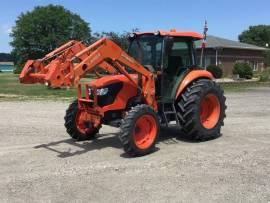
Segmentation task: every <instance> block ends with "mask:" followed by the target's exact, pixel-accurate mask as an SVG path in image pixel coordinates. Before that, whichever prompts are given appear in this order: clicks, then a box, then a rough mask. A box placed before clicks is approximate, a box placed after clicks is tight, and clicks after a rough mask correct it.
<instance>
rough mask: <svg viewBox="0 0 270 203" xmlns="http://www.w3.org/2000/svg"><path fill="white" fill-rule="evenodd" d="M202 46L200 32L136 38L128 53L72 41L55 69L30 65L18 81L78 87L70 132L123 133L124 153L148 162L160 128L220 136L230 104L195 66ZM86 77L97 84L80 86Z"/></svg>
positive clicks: (84, 135) (107, 44)
mask: <svg viewBox="0 0 270 203" xmlns="http://www.w3.org/2000/svg"><path fill="white" fill-rule="evenodd" d="M200 39H202V35H200V34H198V33H195V32H176V31H170V32H165V31H158V32H147V33H132V34H131V35H130V46H129V50H128V53H126V52H125V51H123V50H122V49H121V48H120V47H119V46H118V45H116V44H115V43H114V42H112V41H111V40H109V39H106V38H102V39H100V40H98V41H97V42H95V43H94V44H92V45H90V46H88V47H86V45H83V44H82V43H80V42H76V41H73V45H71V44H68V46H65V45H64V46H62V48H60V49H58V50H56V51H54V52H52V54H50V57H52V58H53V59H52V60H51V61H50V62H47V63H44V64H43V63H42V61H44V60H37V61H31V62H27V63H26V66H25V67H24V69H23V71H22V74H21V76H20V81H21V82H24V83H36V82H40V83H46V84H47V85H49V86H52V87H62V86H71V85H75V86H77V88H78V98H77V99H76V100H75V101H74V102H73V103H71V104H70V106H69V107H68V109H67V111H66V115H65V127H66V130H67V133H68V134H69V135H70V136H71V137H72V138H74V139H77V140H85V139H91V138H94V137H95V135H96V134H97V133H98V132H99V129H100V128H101V126H102V124H105V125H111V126H114V127H120V133H119V138H120V141H121V142H122V144H123V148H124V150H125V152H127V153H128V154H130V155H132V156H138V155H145V154H147V153H149V152H151V151H152V150H153V149H154V148H155V144H156V141H157V138H158V135H159V131H160V125H165V126H169V125H171V124H172V123H176V124H177V125H179V127H180V128H181V129H182V131H183V132H185V133H186V135H187V136H189V137H190V139H196V140H205V139H211V138H215V137H218V136H219V135H220V130H221V126H222V125H223V120H224V118H225V109H226V105H225V97H224V94H223V90H222V89H221V88H220V87H219V85H217V84H216V82H215V81H213V76H212V74H211V73H210V72H208V71H205V70H203V69H202V68H200V67H198V66H197V64H196V51H195V48H194V41H196V40H200ZM74 44H77V45H74ZM78 45H80V46H78ZM75 47H76V49H75ZM74 50H75V51H74ZM47 58H48V57H47ZM47 58H46V57H45V59H46V60H47ZM35 62H36V64H37V65H35ZM39 67H40V68H39ZM97 68H101V69H103V70H105V71H106V72H107V74H105V75H104V74H100V73H98V71H97ZM89 72H95V73H96V74H97V76H98V78H97V79H96V80H93V81H91V82H86V83H82V82H80V79H81V78H83V77H84V76H85V75H86V74H87V73H89ZM49 76H50V77H49Z"/></svg>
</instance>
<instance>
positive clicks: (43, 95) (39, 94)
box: [0, 73, 76, 100]
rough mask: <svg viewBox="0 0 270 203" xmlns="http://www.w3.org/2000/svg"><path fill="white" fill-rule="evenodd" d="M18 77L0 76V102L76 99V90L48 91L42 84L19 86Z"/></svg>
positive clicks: (9, 74) (7, 74)
mask: <svg viewBox="0 0 270 203" xmlns="http://www.w3.org/2000/svg"><path fill="white" fill-rule="evenodd" d="M18 77H19V75H17V74H11V73H1V74H0V100H32V99H35V100H38V99H49V100H55V99H57V100H66V99H68V100H70V99H72V98H75V97H76V89H75V88H71V89H49V88H48V87H46V86H45V85H42V84H29V85H26V84H21V83H19V79H18Z"/></svg>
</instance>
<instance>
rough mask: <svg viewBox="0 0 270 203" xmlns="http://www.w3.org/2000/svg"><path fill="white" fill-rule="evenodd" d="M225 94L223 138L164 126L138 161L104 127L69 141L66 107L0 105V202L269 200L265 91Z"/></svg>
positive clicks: (269, 97) (269, 115)
mask: <svg viewBox="0 0 270 203" xmlns="http://www.w3.org/2000/svg"><path fill="white" fill-rule="evenodd" d="M226 96H227V105H228V110H227V118H226V120H225V126H224V128H223V130H222V133H223V136H222V137H220V138H218V139H215V140H211V141H207V142H200V143H198V142H197V143H194V142H190V141H189V140H187V139H185V137H184V135H180V136H177V135H178V134H179V130H178V129H177V128H171V129H163V130H162V133H161V137H160V140H159V143H158V144H157V147H158V149H159V150H157V151H156V152H154V153H152V154H150V155H147V156H144V157H139V158H129V157H127V156H126V155H125V154H124V153H123V151H122V148H121V145H120V142H119V141H118V138H117V136H116V133H117V129H115V128H111V127H108V126H105V127H103V128H102V130H101V132H100V135H99V137H98V139H97V140H95V141H86V142H74V141H73V140H71V139H69V137H68V135H67V134H66V132H65V129H64V126H63V117H64V112H65V109H66V107H67V105H68V103H64V102H52V101H50V102H49V101H48V102H46V101H42V102H40V101H33V102H25V101H24V102H0V135H1V136H0V202H21V201H23V202H36V201H45V202H48V201H52V202H69V201H79V202H89V201H90V202H164V201H166V202H181V201H183V202H266V203H267V202H270V88H258V89H250V90H248V91H245V92H241V93H229V94H227V95H226Z"/></svg>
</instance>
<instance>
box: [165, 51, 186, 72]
mask: <svg viewBox="0 0 270 203" xmlns="http://www.w3.org/2000/svg"><path fill="white" fill-rule="evenodd" d="M183 66H184V64H183V60H182V57H181V56H169V58H168V67H167V71H166V72H167V73H168V74H169V75H171V74H172V75H174V76H175V74H176V73H178V72H179V69H180V68H182V67H183Z"/></svg>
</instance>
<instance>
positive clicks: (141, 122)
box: [119, 104, 160, 156]
mask: <svg viewBox="0 0 270 203" xmlns="http://www.w3.org/2000/svg"><path fill="white" fill-rule="evenodd" d="M159 129H160V125H159V120H158V116H157V113H156V112H155V111H154V110H153V109H152V108H151V107H150V106H148V105H145V104H141V105H138V106H135V107H133V108H132V109H131V110H130V111H129V112H128V114H127V115H126V117H125V118H124V119H123V121H122V124H121V126H120V133H119V139H120V141H121V142H122V144H123V147H124V151H125V152H126V153H127V154H129V155H131V156H142V155H145V154H148V153H150V152H152V151H153V150H154V149H155V144H156V140H157V138H158V135H159Z"/></svg>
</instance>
